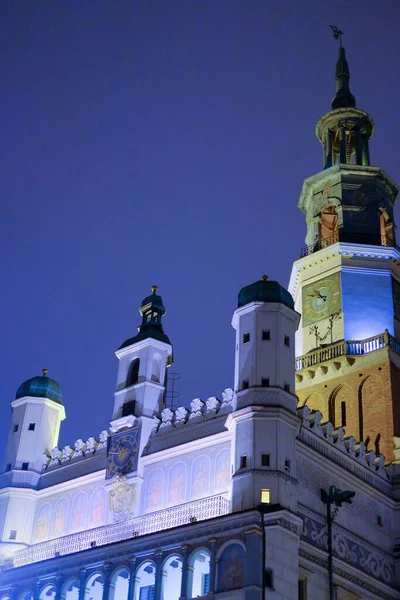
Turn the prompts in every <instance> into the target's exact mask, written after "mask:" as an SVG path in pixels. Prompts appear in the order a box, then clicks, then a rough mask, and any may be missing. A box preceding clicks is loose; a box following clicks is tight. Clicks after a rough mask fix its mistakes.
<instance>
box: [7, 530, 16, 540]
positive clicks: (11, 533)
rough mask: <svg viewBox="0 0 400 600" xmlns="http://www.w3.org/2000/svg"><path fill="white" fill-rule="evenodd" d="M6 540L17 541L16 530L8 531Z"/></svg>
mask: <svg viewBox="0 0 400 600" xmlns="http://www.w3.org/2000/svg"><path fill="white" fill-rule="evenodd" d="M8 539H9V540H16V539H17V530H16V529H11V531H10V537H9V538H8Z"/></svg>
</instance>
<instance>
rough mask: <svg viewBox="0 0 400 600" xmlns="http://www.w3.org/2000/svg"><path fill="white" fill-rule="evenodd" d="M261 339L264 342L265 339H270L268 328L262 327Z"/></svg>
mask: <svg viewBox="0 0 400 600" xmlns="http://www.w3.org/2000/svg"><path fill="white" fill-rule="evenodd" d="M261 339H262V340H263V341H264V342H265V341H269V340H270V339H271V332H270V330H269V329H263V332H262V334H261Z"/></svg>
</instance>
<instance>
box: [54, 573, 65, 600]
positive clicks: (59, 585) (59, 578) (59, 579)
mask: <svg viewBox="0 0 400 600" xmlns="http://www.w3.org/2000/svg"><path fill="white" fill-rule="evenodd" d="M63 583H64V577H63V576H62V575H56V581H55V584H54V585H55V587H56V595H55V598H54V600H61V590H62V585H63Z"/></svg>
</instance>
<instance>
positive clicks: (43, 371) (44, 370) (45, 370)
mask: <svg viewBox="0 0 400 600" xmlns="http://www.w3.org/2000/svg"><path fill="white" fill-rule="evenodd" d="M42 373H43V377H47V373H48V370H47V369H42Z"/></svg>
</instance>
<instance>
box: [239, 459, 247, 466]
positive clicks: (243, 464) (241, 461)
mask: <svg viewBox="0 0 400 600" xmlns="http://www.w3.org/2000/svg"><path fill="white" fill-rule="evenodd" d="M246 465H247V456H241V457H240V468H241V469H244V468H245V467H246Z"/></svg>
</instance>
